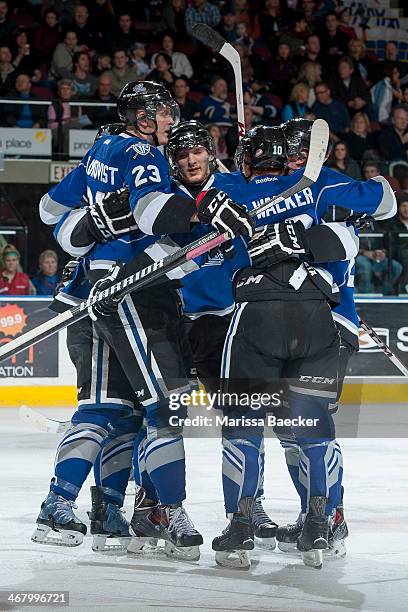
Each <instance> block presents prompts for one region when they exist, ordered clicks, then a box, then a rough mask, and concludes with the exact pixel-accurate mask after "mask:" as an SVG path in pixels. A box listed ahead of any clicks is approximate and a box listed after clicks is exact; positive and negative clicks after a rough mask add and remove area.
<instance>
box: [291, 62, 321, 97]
mask: <svg viewBox="0 0 408 612" xmlns="http://www.w3.org/2000/svg"><path fill="white" fill-rule="evenodd" d="M321 80H322V67H321V66H320V64H318V63H317V62H305V63H304V64H302V65H301V67H300V69H299V73H298V78H297V82H298V83H306V85H309V99H308V101H307V105H308V106H309V107H310V108H311V107H312V106H313V104H314V103H315V102H316V94H315V90H314V88H315V86H316V85H317V83H320V82H321Z"/></svg>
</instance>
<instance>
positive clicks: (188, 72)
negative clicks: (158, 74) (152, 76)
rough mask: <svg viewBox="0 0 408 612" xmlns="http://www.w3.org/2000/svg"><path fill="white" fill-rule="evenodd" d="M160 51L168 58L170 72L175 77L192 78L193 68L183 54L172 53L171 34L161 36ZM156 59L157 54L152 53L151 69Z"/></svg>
mask: <svg viewBox="0 0 408 612" xmlns="http://www.w3.org/2000/svg"><path fill="white" fill-rule="evenodd" d="M160 50H161V51H162V52H163V53H166V54H167V55H169V56H170V58H171V67H172V72H173V74H174V75H175V76H185V77H187V78H188V79H191V77H192V76H193V68H192V66H191V64H190V61H189V59H188V57H187V55H186V54H185V53H180V51H174V38H173V35H172V34H169V33H167V32H166V33H165V34H163V36H162V39H161V49H160ZM156 57H157V53H153V55H152V59H151V63H150V65H151V68H152V69H153V68H154V67H155V60H156Z"/></svg>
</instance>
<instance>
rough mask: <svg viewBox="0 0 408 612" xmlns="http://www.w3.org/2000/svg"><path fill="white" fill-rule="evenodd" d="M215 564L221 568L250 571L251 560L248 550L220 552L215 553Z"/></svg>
mask: <svg viewBox="0 0 408 612" xmlns="http://www.w3.org/2000/svg"><path fill="white" fill-rule="evenodd" d="M215 562H216V563H217V565H220V566H221V567H230V568H232V569H238V570H249V568H250V567H251V559H250V556H249V553H248V551H247V550H218V551H217V552H216V553H215Z"/></svg>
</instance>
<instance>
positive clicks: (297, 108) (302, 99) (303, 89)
mask: <svg viewBox="0 0 408 612" xmlns="http://www.w3.org/2000/svg"><path fill="white" fill-rule="evenodd" d="M308 99H309V85H306V84H305V83H296V85H295V86H294V87H293V89H292V92H291V94H290V97H289V103H288V104H285V106H284V107H283V109H282V121H283V122H284V123H285V122H286V121H289V120H290V119H296V118H298V117H304V116H305V113H306V111H308V110H310V109H309V107H308V105H307V101H308Z"/></svg>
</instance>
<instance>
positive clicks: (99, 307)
mask: <svg viewBox="0 0 408 612" xmlns="http://www.w3.org/2000/svg"><path fill="white" fill-rule="evenodd" d="M124 269H125V266H124V264H122V263H117V264H115V265H113V266H112V267H111V269H110V270H109V272H108V274H107V275H106V276H104V277H103V278H101V279H99V280H98V281H96V283H95V284H94V286H93V287H92V289H91V291H90V293H89V297H93V296H94V295H96V294H97V293H99V291H104V290H105V289H108V288H109V287H110V286H111V285H114V284H115V283H118V282H119V281H121V280H122V279H123V278H124V277H125V273H124ZM122 300H123V296H122V297H117V296H115V297H114V296H109V297H107V298H105V299H104V300H102V301H101V302H98V303H97V304H93V305H92V306H88V314H89V316H90V317H91V319H92V321H96V320H97V319H100V318H101V317H110V316H111V315H113V314H115V312H117V310H118V306H119V304H120V302H121V301H122Z"/></svg>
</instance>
